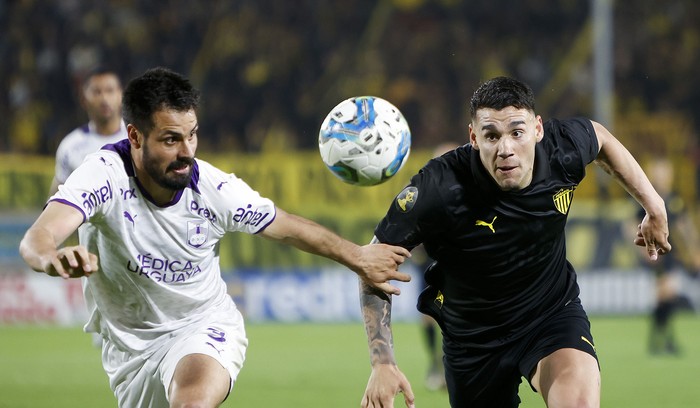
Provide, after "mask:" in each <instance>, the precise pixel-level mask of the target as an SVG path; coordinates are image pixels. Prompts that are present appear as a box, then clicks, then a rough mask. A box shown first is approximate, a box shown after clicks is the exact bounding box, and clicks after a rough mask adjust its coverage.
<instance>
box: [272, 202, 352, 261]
mask: <svg viewBox="0 0 700 408" xmlns="http://www.w3.org/2000/svg"><path fill="white" fill-rule="evenodd" d="M285 217H288V218H289V219H290V220H293V222H294V223H296V224H298V225H300V226H301V227H297V228H294V233H293V234H291V233H289V234H284V235H279V236H271V237H270V236H269V237H270V238H272V239H275V240H279V241H280V242H282V243H284V244H288V245H292V246H294V247H295V248H297V249H300V250H302V251H305V252H308V253H311V254H314V255H319V256H323V257H325V258H328V259H331V260H334V261H336V262H338V263H340V264H343V265H345V266H347V267H348V268H350V269H352V270H356V269H357V268H356V265H355V262H356V261H357V260H358V258H359V256H358V252H359V249H360V247H359V246H358V245H357V244H354V243H352V242H350V241H348V240H346V239H344V238H342V237H340V236H339V235H337V234H335V233H334V232H332V231H330V230H328V229H327V228H325V227H323V226H321V225H319V224H317V223H315V222H313V221H311V220H308V219H306V218H303V217H299V216H296V215H294V214H288V213H285Z"/></svg>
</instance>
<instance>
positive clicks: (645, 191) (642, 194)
mask: <svg viewBox="0 0 700 408" xmlns="http://www.w3.org/2000/svg"><path fill="white" fill-rule="evenodd" d="M598 126H600V125H598ZM600 129H602V128H599V127H596V131H597V132H598V133H599V134H600V133H603V132H604V133H605V134H606V136H605V137H602V138H601V139H603V140H604V143H603V144H602V146H601V149H600V152H599V153H598V157H597V159H596V164H598V165H599V166H600V167H601V168H602V169H603V170H605V172H606V173H608V174H610V175H611V176H612V177H613V178H614V179H615V180H616V181H617V182H618V183H619V184H620V185H622V187H624V189H625V190H626V191H627V192H628V193H629V194H630V195H631V196H632V197H633V198H634V199H635V200H637V202H638V203H639V204H640V205H641V206H642V207H643V208H644V209H645V210H646V212H647V214H649V215H650V216H651V217H656V216H659V215H661V214H665V206H664V201H663V199H662V198H661V196H659V194H658V193H657V192H656V190H655V189H654V187H653V186H652V184H651V182H650V181H649V179H648V178H647V176H646V174H645V173H644V171H643V170H642V168H641V166H640V165H639V163H638V162H637V161H636V160H635V158H634V157H633V156H632V154H631V153H630V152H629V150H627V148H625V147H624V146H623V145H622V143H620V142H619V141H618V140H617V139H615V138H614V137H613V136H612V135H610V134H609V133H608V132H607V131H606V130H604V129H602V130H600ZM664 218H665V217H664Z"/></svg>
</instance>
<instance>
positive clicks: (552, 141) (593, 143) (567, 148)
mask: <svg viewBox="0 0 700 408" xmlns="http://www.w3.org/2000/svg"><path fill="white" fill-rule="evenodd" d="M542 146H543V147H544V148H545V149H546V150H547V151H548V152H550V153H552V154H564V155H569V154H570V152H571V151H574V152H576V153H578V154H579V155H580V157H581V159H582V161H583V162H584V163H586V164H588V163H590V162H591V161H593V160H594V159H595V158H596V156H597V154H598V150H599V149H598V138H597V136H596V132H595V129H594V128H593V123H592V122H591V120H590V119H587V118H583V117H575V118H568V119H549V120H547V121H546V122H545V123H544V138H543V139H542Z"/></svg>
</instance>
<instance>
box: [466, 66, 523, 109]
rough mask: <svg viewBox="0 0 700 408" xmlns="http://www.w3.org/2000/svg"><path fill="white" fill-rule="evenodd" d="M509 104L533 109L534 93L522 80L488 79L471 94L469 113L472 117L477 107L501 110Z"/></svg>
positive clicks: (506, 78) (517, 107)
mask: <svg viewBox="0 0 700 408" xmlns="http://www.w3.org/2000/svg"><path fill="white" fill-rule="evenodd" d="M509 106H512V107H514V108H516V109H527V110H529V111H532V112H534V111H535V94H534V93H533V92H532V89H531V88H530V87H529V86H528V85H527V84H525V83H524V82H521V81H518V80H517V79H513V78H509V77H503V76H501V77H496V78H493V79H489V80H488V81H486V82H484V83H483V84H481V85H480V86H479V88H478V89H477V90H476V91H475V92H474V95H472V99H471V102H470V104H469V113H470V114H471V118H472V119H474V116H475V115H476V111H477V110H479V109H495V110H502V109H505V108H507V107H509Z"/></svg>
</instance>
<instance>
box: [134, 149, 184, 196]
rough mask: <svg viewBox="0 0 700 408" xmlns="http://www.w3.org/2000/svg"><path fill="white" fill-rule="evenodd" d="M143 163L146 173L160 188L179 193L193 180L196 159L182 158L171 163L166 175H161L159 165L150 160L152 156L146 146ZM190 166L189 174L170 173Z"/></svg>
mask: <svg viewBox="0 0 700 408" xmlns="http://www.w3.org/2000/svg"><path fill="white" fill-rule="evenodd" d="M143 163H144V169H145V170H146V173H148V175H149V176H150V177H151V178H152V179H153V181H155V182H156V184H158V185H159V186H161V187H163V188H167V189H169V190H173V191H178V190H182V189H183V188H185V187H187V186H188V185H189V184H190V180H191V179H192V169H193V167H194V159H190V158H182V159H177V160H175V161H174V162H172V163H170V164H169V165H168V167H167V168H166V169H165V173H161V170H160V169H159V168H158V165H157V163H156V162H155V161H154V160H151V159H150V154H149V152H148V149H147V148H145V146H144V151H143ZM187 165H189V166H190V168H189V171H188V172H187V174H175V173H170V171H171V170H176V169H180V168H183V167H185V166H187Z"/></svg>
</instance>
